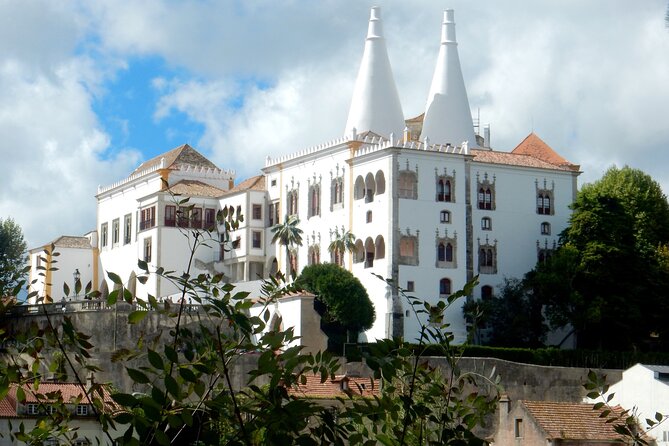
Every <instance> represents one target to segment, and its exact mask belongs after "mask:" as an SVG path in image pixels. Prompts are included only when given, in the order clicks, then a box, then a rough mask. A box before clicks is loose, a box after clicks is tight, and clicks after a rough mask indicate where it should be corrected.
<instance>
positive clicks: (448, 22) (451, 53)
mask: <svg viewBox="0 0 669 446" xmlns="http://www.w3.org/2000/svg"><path fill="white" fill-rule="evenodd" d="M453 17H454V14H453V10H452V9H448V10H446V11H444V22H443V24H442V25H441V46H440V47H439V57H438V58H437V66H436V68H435V69H434V77H433V78H432V86H431V87H430V94H429V95H428V97H427V105H426V106H425V118H424V120H423V132H422V133H421V139H423V140H424V139H425V138H426V137H427V138H429V140H430V142H432V143H435V144H447V143H448V144H451V145H453V146H460V145H461V144H462V142H463V141H468V143H469V144H468V145H469V147H476V146H477V144H476V138H475V137H474V123H473V122H472V114H471V110H470V109H469V100H468V99H467V90H466V89H465V81H464V79H463V78H462V70H461V68H460V58H459V57H458V43H457V41H456V40H455V21H454V19H453Z"/></svg>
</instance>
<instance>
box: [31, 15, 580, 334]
mask: <svg viewBox="0 0 669 446" xmlns="http://www.w3.org/2000/svg"><path fill="white" fill-rule="evenodd" d="M435 31H436V30H435ZM435 34H436V32H435ZM435 49H436V45H435ZM343 128H344V134H343V135H342V137H340V138H338V139H336V140H334V141H329V142H326V143H324V144H321V145H319V146H316V147H312V148H308V149H305V150H301V151H297V152H295V153H292V154H290V155H285V156H279V157H272V156H271V154H268V156H267V158H266V160H265V165H264V166H263V167H262V174H261V175H259V176H256V177H252V178H249V179H247V180H245V181H242V182H241V183H239V184H238V185H237V186H234V187H233V184H234V172H232V171H228V170H223V169H220V168H218V167H217V166H215V165H214V164H213V163H211V162H210V161H209V160H207V159H206V158H205V157H204V156H202V155H201V154H200V153H198V152H197V151H196V150H194V149H193V148H191V147H190V146H188V145H184V146H181V147H178V148H176V149H174V150H171V151H169V152H167V153H165V154H163V155H161V156H158V157H156V158H154V159H152V160H149V161H147V162H145V163H143V164H142V165H140V166H139V167H138V168H137V169H136V170H135V171H134V172H132V173H131V174H130V176H129V177H128V178H126V179H124V180H121V181H119V182H117V183H115V184H112V185H110V186H106V187H101V188H99V190H98V193H97V196H96V197H97V200H98V215H97V220H98V224H97V229H96V232H95V233H96V234H97V245H96V246H94V248H93V250H94V251H95V250H98V251H99V262H100V265H99V273H97V275H95V274H92V275H91V277H92V280H93V286H94V288H95V289H100V290H101V291H103V289H104V288H105V287H110V286H112V284H111V283H110V282H109V281H108V279H107V277H106V275H105V273H104V272H105V271H113V272H115V273H117V274H118V275H119V276H120V277H121V278H122V279H123V280H124V281H126V287H127V288H128V289H130V290H131V291H132V292H133V293H137V294H138V295H146V294H152V295H154V296H157V297H165V296H170V295H172V294H174V293H175V291H176V289H175V288H174V287H173V285H172V284H170V283H168V282H166V281H161V280H158V279H156V278H152V279H150V280H149V281H148V282H146V284H143V285H142V284H138V283H137V281H136V280H135V277H136V274H137V273H138V268H137V259H142V260H144V261H146V262H147V263H149V264H151V265H153V266H161V267H164V268H165V269H169V270H175V271H183V270H185V268H186V265H187V264H188V260H189V259H188V252H189V251H188V245H189V243H192V240H193V235H194V234H195V232H193V231H196V232H197V231H200V233H202V234H203V235H202V236H203V237H208V243H207V244H206V245H203V246H201V247H200V248H198V250H197V251H196V252H195V255H194V259H193V262H192V264H193V267H194V270H193V271H191V273H192V274H197V273H215V272H222V273H224V274H225V275H226V277H227V278H228V280H229V281H231V282H248V281H253V280H258V279H261V278H266V277H268V275H270V274H272V273H273V272H276V271H277V270H282V271H284V272H285V271H286V269H287V266H288V265H292V266H293V267H294V268H296V269H297V271H298V272H299V271H300V270H301V269H302V268H304V267H305V266H307V265H310V264H313V263H319V262H335V263H338V264H340V265H342V266H343V267H345V268H346V269H348V270H350V271H351V272H352V273H353V274H354V275H356V276H357V277H358V278H359V279H360V280H361V281H362V283H363V285H364V286H365V288H366V289H367V291H368V293H369V295H370V298H371V299H372V302H373V303H374V306H375V309H376V322H375V324H374V326H373V327H372V328H371V329H370V330H368V331H367V332H366V333H364V334H363V335H361V340H369V341H373V340H375V339H378V338H384V337H391V336H404V337H406V338H407V339H409V340H413V339H414V338H415V337H416V335H417V333H418V328H419V323H418V321H416V320H415V318H414V315H413V312H412V311H411V310H410V308H409V307H408V302H407V300H406V299H404V298H403V296H402V295H401V293H399V292H398V291H397V289H396V288H395V287H391V286H389V285H388V284H387V283H386V282H384V281H382V280H379V279H378V278H377V277H375V276H374V275H373V274H376V275H379V276H381V277H385V278H389V279H392V280H393V281H394V282H395V283H396V284H397V285H399V286H400V287H402V288H403V289H405V290H406V291H407V293H409V294H411V295H415V296H418V297H420V298H422V299H425V300H427V301H430V302H431V303H435V302H437V301H439V300H440V299H444V298H446V297H447V296H448V295H449V294H451V293H452V292H453V291H455V290H457V289H459V288H461V287H462V286H463V285H464V284H465V283H466V282H468V281H470V280H471V279H473V278H474V276H477V275H478V276H479V285H478V287H477V288H476V291H475V296H474V298H486V297H489V296H491V295H492V294H493V293H494V289H495V287H496V286H498V285H499V284H501V283H502V281H503V279H504V278H505V277H521V276H522V275H523V274H525V273H526V272H527V271H529V270H530V269H532V268H533V267H534V266H535V265H536V263H537V261H542V260H543V259H545V258H546V257H547V256H548V255H550V251H551V250H552V249H554V248H555V247H556V244H557V241H558V234H559V233H560V232H561V231H562V230H563V229H564V228H565V227H566V225H567V223H568V219H569V215H570V210H569V205H570V204H571V203H572V201H573V200H574V198H575V196H576V192H577V177H578V175H579V173H580V172H579V167H578V166H577V165H575V164H572V163H570V162H568V161H567V160H565V159H563V158H562V157H560V156H559V155H558V154H557V153H556V152H555V151H554V150H552V149H551V148H550V147H549V146H548V145H547V144H546V143H545V142H543V141H542V140H541V139H540V138H539V137H538V136H537V135H535V134H534V133H532V134H530V135H529V136H528V137H527V138H525V139H524V140H523V141H522V142H521V143H520V144H519V145H518V146H517V147H515V148H514V149H513V150H512V151H510V152H506V151H498V150H493V149H492V148H491V147H490V143H489V142H490V141H489V132H486V135H485V136H486V138H483V137H481V136H480V135H475V134H474V127H473V124H472V118H471V111H470V108H469V102H468V99H467V93H466V89H465V84H464V79H463V76H462V72H461V69H460V62H459V56H458V52H457V42H456V38H455V23H454V14H453V11H452V10H449V11H446V12H445V14H444V19H443V23H442V26H441V40H440V45H439V51H438V57H437V63H436V68H435V73H434V77H433V81H432V87H431V89H430V95H429V97H428V99H427V102H426V108H425V112H424V113H423V114H421V115H420V116H417V117H415V118H411V119H405V117H404V114H403V111H402V107H401V104H400V101H399V96H398V94H397V88H396V86H395V83H394V80H393V75H392V70H391V64H390V61H389V59H388V54H387V50H386V44H385V38H384V34H383V29H382V22H381V13H380V9H379V8H378V7H375V8H372V12H371V17H370V21H369V28H368V32H367V37H366V40H365V46H364V51H363V57H362V63H361V67H360V71H359V73H358V78H357V80H356V85H355V89H354V94H353V98H352V101H351V108H350V112H349V116H348V120H347V122H346V125H345V126H344V127H343ZM175 193H176V194H180V195H179V196H178V197H177V198H175V196H174V194H175ZM186 197H187V198H189V203H188V204H189V205H193V207H192V208H191V209H190V210H189V209H187V208H186V205H180V204H179V203H178V200H181V199H183V198H186ZM222 209H227V210H228V211H230V210H233V211H234V213H235V214H242V215H243V216H244V220H243V222H242V223H241V224H240V226H239V227H238V228H237V229H235V230H234V231H232V232H231V233H230V234H228V235H229V241H228V242H225V243H221V240H223V239H221V238H220V235H219V233H218V232H217V231H216V230H218V229H222V228H219V227H218V226H217V225H216V224H215V216H216V213H217V212H218V211H219V210H222ZM288 215H295V216H297V217H298V218H299V220H300V224H299V227H300V228H301V229H302V230H303V231H304V232H303V244H302V246H295V247H292V249H291V250H290V251H289V252H288V254H287V253H286V250H285V247H283V246H279V245H277V244H272V243H271V239H272V232H271V228H272V227H273V226H274V225H276V224H277V223H282V222H283V221H284V218H285V217H286V216H288ZM205 229H214V231H213V232H211V233H207V234H206V235H205V234H204V230H205ZM347 231H350V232H351V233H353V234H354V235H355V239H356V247H355V249H354V250H353V252H350V253H345V255H343V256H337V257H338V258H335V256H334V255H333V254H332V253H330V252H329V251H328V246H329V245H330V243H331V242H332V241H333V240H334V239H335V238H337V237H338V236H339V235H341V234H342V233H344V232H347ZM184 234H186V236H184ZM33 256H34V255H33ZM33 256H31V257H33ZM286 257H289V258H286ZM68 265H69V264H68ZM72 267H77V266H76V263H72V266H70V269H72ZM82 275H83V271H82ZM86 277H88V276H86ZM43 291H44V290H41V291H40V292H43ZM286 302H287V301H286ZM462 304H463V302H462V301H459V302H457V303H456V304H455V305H453V306H452V307H451V308H450V309H449V310H448V314H447V322H449V323H450V324H451V329H452V330H453V332H454V335H455V341H456V342H464V341H465V339H466V335H467V333H466V331H467V330H466V324H465V320H464V317H463V314H462ZM288 311H290V310H286V311H283V310H280V311H279V312H280V313H281V314H282V316H283V320H284V322H285V321H288V320H289V319H290V320H292V319H291V318H288V317H287V316H286V315H287V312H288Z"/></svg>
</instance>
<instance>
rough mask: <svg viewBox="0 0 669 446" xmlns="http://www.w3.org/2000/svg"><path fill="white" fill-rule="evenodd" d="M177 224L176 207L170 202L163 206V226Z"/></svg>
mask: <svg viewBox="0 0 669 446" xmlns="http://www.w3.org/2000/svg"><path fill="white" fill-rule="evenodd" d="M176 225H177V207H176V206H174V205H171V204H168V205H167V206H165V226H176Z"/></svg>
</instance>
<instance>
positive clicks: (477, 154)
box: [469, 149, 572, 170]
mask: <svg viewBox="0 0 669 446" xmlns="http://www.w3.org/2000/svg"><path fill="white" fill-rule="evenodd" d="M469 153H471V154H472V155H474V162H479V163H490V164H505V165H508V166H523V167H536V168H538V169H553V170H555V169H558V170H572V169H570V168H567V167H565V166H558V165H556V164H551V163H549V162H547V161H544V160H541V159H539V158H535V157H533V156H530V155H522V154H517V153H509V152H496V151H494V150H479V149H470V151H469Z"/></svg>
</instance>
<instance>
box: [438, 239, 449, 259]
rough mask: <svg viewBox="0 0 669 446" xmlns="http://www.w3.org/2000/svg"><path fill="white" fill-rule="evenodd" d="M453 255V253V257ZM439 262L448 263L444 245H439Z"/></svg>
mask: <svg viewBox="0 0 669 446" xmlns="http://www.w3.org/2000/svg"><path fill="white" fill-rule="evenodd" d="M452 254H453V253H452V252H451V255H452ZM437 260H438V261H440V262H445V261H446V246H445V245H444V244H443V243H439V245H437Z"/></svg>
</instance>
